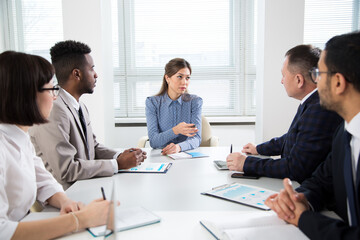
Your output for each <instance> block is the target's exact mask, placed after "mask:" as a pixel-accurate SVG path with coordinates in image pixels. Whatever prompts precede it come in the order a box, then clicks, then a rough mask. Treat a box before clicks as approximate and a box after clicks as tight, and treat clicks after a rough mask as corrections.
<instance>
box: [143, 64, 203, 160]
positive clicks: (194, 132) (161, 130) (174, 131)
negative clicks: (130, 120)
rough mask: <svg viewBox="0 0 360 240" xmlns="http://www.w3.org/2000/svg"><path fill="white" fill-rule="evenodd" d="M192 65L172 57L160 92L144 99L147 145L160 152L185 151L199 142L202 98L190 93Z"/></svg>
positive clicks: (166, 67) (167, 65)
mask: <svg viewBox="0 0 360 240" xmlns="http://www.w3.org/2000/svg"><path fill="white" fill-rule="evenodd" d="M190 75H191V66H190V64H189V63H188V62H187V61H186V60H185V59H182V58H174V59H172V60H170V62H168V63H167V64H166V66H165V74H164V78H163V82H162V86H161V89H160V92H159V93H158V94H157V95H156V96H152V97H148V98H147V99H146V121H147V128H148V136H149V139H150V146H151V147H152V148H162V154H164V155H166V154H171V153H177V152H180V151H187V150H191V149H194V148H197V147H199V146H200V143H201V108H202V99H201V98H200V97H198V96H196V95H192V94H189V93H188V91H187V89H188V87H189V83H190Z"/></svg>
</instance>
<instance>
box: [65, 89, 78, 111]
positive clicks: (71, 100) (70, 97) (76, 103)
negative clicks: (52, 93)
mask: <svg viewBox="0 0 360 240" xmlns="http://www.w3.org/2000/svg"><path fill="white" fill-rule="evenodd" d="M62 90H63V91H64V93H65V95H66V96H67V98H68V99H69V102H70V104H71V106H73V107H74V108H75V109H76V111H79V108H80V105H79V103H78V101H76V99H75V98H74V97H73V96H72V95H71V94H70V93H68V92H67V91H66V90H65V89H63V88H62Z"/></svg>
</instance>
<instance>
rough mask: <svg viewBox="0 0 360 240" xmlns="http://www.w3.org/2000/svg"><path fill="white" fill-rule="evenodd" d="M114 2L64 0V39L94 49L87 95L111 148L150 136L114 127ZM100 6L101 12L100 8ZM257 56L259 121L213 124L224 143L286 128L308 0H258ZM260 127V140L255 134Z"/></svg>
mask: <svg viewBox="0 0 360 240" xmlns="http://www.w3.org/2000/svg"><path fill="white" fill-rule="evenodd" d="M109 2H110V1H101V0H72V1H68V0H63V17H64V35H65V39H74V40H78V41H83V42H85V43H87V44H88V45H89V46H90V47H91V48H92V50H93V51H92V56H93V58H94V61H95V66H96V68H95V69H96V71H97V72H98V75H99V79H98V80H99V81H98V83H97V87H96V88H95V92H94V94H92V95H88V96H84V97H82V101H84V102H85V103H86V104H87V106H88V108H89V111H90V114H91V119H92V125H93V129H94V132H95V133H96V135H97V137H98V140H99V141H100V142H103V143H105V144H106V145H108V146H110V147H131V146H135V145H136V144H137V140H138V139H139V138H140V137H141V136H144V135H147V133H146V128H145V127H115V125H114V119H113V116H114V114H113V109H112V103H113V91H112V89H113V76H112V67H111V66H112V63H111V60H112V58H111V28H110V14H108V13H110V6H109ZM99 10H100V11H99ZM258 13H259V17H258V24H259V26H258V49H257V50H258V51H257V52H258V55H257V63H258V66H257V76H258V77H257V107H258V109H257V118H256V127H254V125H250V126H244V125H234V126H213V134H214V135H217V136H218V137H220V145H223V146H227V145H229V144H231V143H233V144H234V145H240V146H241V145H243V144H245V143H247V142H254V141H255V139H256V142H257V143H259V142H262V141H263V140H268V139H270V138H271V137H274V136H279V135H281V134H282V133H284V132H286V131H287V129H288V127H289V126H290V122H291V119H292V118H293V116H294V114H295V112H296V108H297V105H298V104H299V103H298V102H297V101H295V100H292V99H290V98H289V97H288V96H287V95H286V92H285V90H284V88H283V86H282V85H281V83H280V80H281V72H280V69H281V66H282V62H283V58H284V54H285V52H286V51H287V50H288V49H290V48H291V47H293V46H295V45H297V44H301V43H302V41H303V18H304V0H271V1H269V0H267V1H266V0H259V4H258ZM255 128H256V138H255Z"/></svg>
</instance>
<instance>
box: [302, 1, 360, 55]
mask: <svg viewBox="0 0 360 240" xmlns="http://www.w3.org/2000/svg"><path fill="white" fill-rule="evenodd" d="M357 29H359V0H306V1H305V20H304V43H309V44H313V45H314V46H317V47H319V48H321V49H324V46H325V43H326V42H327V41H328V40H329V39H330V38H331V37H333V36H335V35H339V34H343V33H347V32H351V31H354V30H357Z"/></svg>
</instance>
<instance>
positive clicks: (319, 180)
mask: <svg viewBox="0 0 360 240" xmlns="http://www.w3.org/2000/svg"><path fill="white" fill-rule="evenodd" d="M343 139H344V124H341V125H340V126H339V128H338V131H337V132H336V135H335V136H334V140H333V143H332V151H331V153H330V154H329V156H328V157H327V159H326V161H325V162H323V163H322V164H321V165H320V166H319V167H318V168H317V169H316V171H315V172H314V174H313V176H312V177H311V178H309V179H307V180H306V181H304V182H303V184H302V185H301V186H300V187H299V188H298V189H296V190H297V191H298V192H303V193H304V194H305V196H306V198H307V199H308V201H309V202H310V204H311V205H312V207H313V208H314V210H315V212H312V211H306V212H304V213H303V214H302V215H301V216H300V219H299V228H300V229H301V230H302V231H303V232H304V233H305V234H306V235H307V236H308V237H309V238H310V239H360V227H349V221H348V214H347V195H346V188H345V180H344V156H345V150H344V148H345V146H344V141H343ZM359 181H360V171H359V169H358V171H357V184H356V189H357V193H358V197H359V196H360V195H359V193H360V188H359ZM358 199H359V198H358ZM356 204H357V209H359V208H360V203H359V202H356ZM323 207H328V208H330V209H331V210H333V211H335V212H336V214H337V215H339V216H340V217H341V218H342V220H334V219H331V218H328V217H325V216H323V215H321V214H320V213H318V212H317V211H320V210H321V209H322V208H323ZM357 216H358V217H359V216H360V214H359V212H358V213H357Z"/></svg>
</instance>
